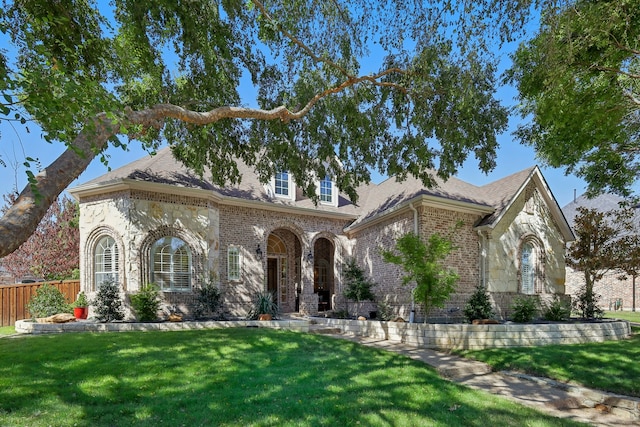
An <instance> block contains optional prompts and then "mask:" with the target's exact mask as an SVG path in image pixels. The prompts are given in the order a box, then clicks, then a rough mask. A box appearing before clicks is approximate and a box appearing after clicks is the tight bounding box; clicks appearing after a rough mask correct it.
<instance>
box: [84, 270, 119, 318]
mask: <svg viewBox="0 0 640 427" xmlns="http://www.w3.org/2000/svg"><path fill="white" fill-rule="evenodd" d="M91 305H93V306H95V308H96V317H97V318H98V320H100V321H101V322H112V321H114V320H122V319H124V311H123V307H122V298H120V289H119V286H118V284H117V283H116V282H115V281H114V280H113V279H109V280H105V281H104V282H102V283H101V284H100V285H99V286H98V293H97V295H96V299H95V300H93V301H91Z"/></svg>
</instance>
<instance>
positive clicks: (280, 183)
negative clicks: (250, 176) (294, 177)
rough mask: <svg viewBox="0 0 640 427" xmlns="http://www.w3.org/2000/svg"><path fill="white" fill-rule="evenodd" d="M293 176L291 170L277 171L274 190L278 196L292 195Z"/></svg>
mask: <svg viewBox="0 0 640 427" xmlns="http://www.w3.org/2000/svg"><path fill="white" fill-rule="evenodd" d="M290 182H291V176H290V175H289V172H278V173H276V177H275V183H274V186H273V187H274V192H275V193H276V196H281V197H290V196H291V185H290Z"/></svg>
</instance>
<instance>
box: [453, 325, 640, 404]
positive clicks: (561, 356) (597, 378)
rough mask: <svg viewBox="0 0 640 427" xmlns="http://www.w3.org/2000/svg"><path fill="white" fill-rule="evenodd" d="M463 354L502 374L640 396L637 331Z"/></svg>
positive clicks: (639, 337)
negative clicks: (597, 340)
mask: <svg viewBox="0 0 640 427" xmlns="http://www.w3.org/2000/svg"><path fill="white" fill-rule="evenodd" d="M634 330H635V329H634ZM459 353H460V354H461V355H463V356H465V357H470V358H473V359H477V360H481V361H483V362H486V363H488V364H489V365H491V366H492V367H493V368H494V370H498V371H502V370H509V371H520V372H525V373H528V374H531V375H536V376H542V377H548V378H554V379H557V380H560V381H573V382H577V383H580V384H582V385H584V386H586V387H589V388H594V389H599V390H605V391H610V392H613V393H619V394H624V395H628V396H636V397H640V363H638V360H640V334H638V332H637V331H636V332H635V334H634V335H633V336H632V337H631V338H629V339H627V340H621V341H606V342H602V343H589V344H573V345H549V346H542V347H520V348H506V349H498V348H493V349H486V350H466V351H461V352H459Z"/></svg>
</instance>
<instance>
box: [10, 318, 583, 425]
mask: <svg viewBox="0 0 640 427" xmlns="http://www.w3.org/2000/svg"><path fill="white" fill-rule="evenodd" d="M0 425H3V426H4V425H12V426H13V425H16V426H17V425H21V426H24V425H28V426H49V425H56V426H73V425H91V426H113V425H118V426H125V425H136V426H145V425H148V426H160V425H168V426H183V425H187V426H201V425H215V426H303V427H304V426H355V425H359V426H427V425H428V426H482V427H485V426H488V425H500V426H523V425H529V426H560V425H563V426H567V425H578V424H576V423H574V422H572V421H570V420H561V419H556V418H552V417H549V416H547V415H545V414H541V413H539V412H536V411H534V410H533V409H530V408H526V407H523V406H520V405H517V404H515V403H512V402H510V401H507V400H505V399H501V398H498V397H496V396H493V395H490V394H486V393H483V392H479V391H474V390H471V389H467V388H465V387H463V386H460V385H457V384H455V383H451V382H448V381H445V380H443V379H441V378H440V377H438V375H437V374H436V373H435V371H434V370H433V369H431V368H429V367H428V366H427V365H425V364H422V363H420V362H417V361H413V360H411V359H409V358H407V357H404V356H402V355H398V354H395V353H391V352H385V351H382V350H377V349H373V348H368V347H364V346H361V345H359V344H356V343H352V342H350V341H346V340H339V339H332V338H329V337H323V336H317V335H309V334H302V333H295V332H290V331H277V330H270V329H263V328H260V329H257V328H247V329H236V328H234V329H217V330H201V331H180V332H135V333H134V332H131V333H102V334H92V333H75V334H60V335H48V336H28V337H20V338H15V339H2V340H0Z"/></svg>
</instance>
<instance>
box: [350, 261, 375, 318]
mask: <svg viewBox="0 0 640 427" xmlns="http://www.w3.org/2000/svg"><path fill="white" fill-rule="evenodd" d="M342 275H343V278H344V291H343V293H342V294H343V295H344V297H345V298H347V299H350V300H353V301H355V302H356V313H355V315H356V317H357V316H358V312H359V310H360V301H367V300H368V301H375V299H376V295H375V294H374V293H373V290H372V288H373V287H374V286H375V285H376V284H375V282H373V281H372V280H371V279H369V278H368V277H367V276H365V274H364V270H363V269H362V268H361V267H360V266H359V265H358V263H357V262H356V260H355V258H349V259H347V262H346V263H345V264H344V266H343V270H342Z"/></svg>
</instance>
